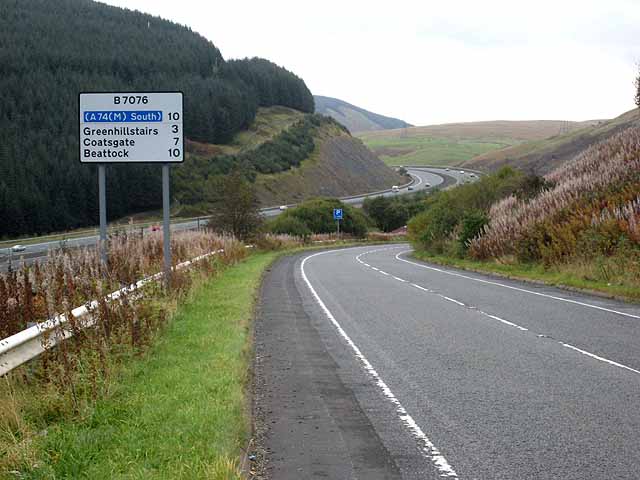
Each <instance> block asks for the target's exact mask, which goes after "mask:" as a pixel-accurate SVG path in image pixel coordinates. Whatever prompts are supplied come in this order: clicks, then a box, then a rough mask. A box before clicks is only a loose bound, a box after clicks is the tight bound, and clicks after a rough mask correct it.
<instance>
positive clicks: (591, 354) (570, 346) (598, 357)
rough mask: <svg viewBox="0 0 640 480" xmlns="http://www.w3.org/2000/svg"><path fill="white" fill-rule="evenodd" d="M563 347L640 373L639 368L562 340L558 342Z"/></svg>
mask: <svg viewBox="0 0 640 480" xmlns="http://www.w3.org/2000/svg"><path fill="white" fill-rule="evenodd" d="M559 343H560V344H561V345H562V346H563V347H567V348H570V349H571V350H575V351H576V352H579V353H581V354H583V355H586V356H587V357H591V358H595V359H596V360H600V361H601V362H605V363H608V364H610V365H613V366H616V367H619V368H624V369H625V370H630V371H632V372H634V373H640V370H636V369H635V368H631V367H627V366H626V365H623V364H622V363H618V362H614V361H613V360H609V359H608V358H604V357H601V356H599V355H596V354H594V353H591V352H587V351H586V350H582V349H580V348H578V347H574V346H573V345H569V344H568V343H563V342H559Z"/></svg>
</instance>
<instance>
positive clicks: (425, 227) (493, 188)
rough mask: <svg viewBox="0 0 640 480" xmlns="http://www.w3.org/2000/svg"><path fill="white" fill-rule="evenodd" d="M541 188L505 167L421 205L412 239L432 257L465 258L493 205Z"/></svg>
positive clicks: (412, 227)
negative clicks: (516, 194) (457, 255)
mask: <svg viewBox="0 0 640 480" xmlns="http://www.w3.org/2000/svg"><path fill="white" fill-rule="evenodd" d="M538 184H539V182H538V183H536V181H534V180H532V179H531V177H525V176H524V175H523V174H522V173H521V172H519V171H516V170H514V169H512V168H509V167H505V168H502V169H501V170H499V171H498V172H496V173H494V174H492V175H487V176H485V177H482V178H481V179H480V180H479V181H477V182H475V183H471V184H466V185H461V186H459V187H456V188H454V189H451V190H442V191H438V192H436V193H434V194H432V195H430V196H428V197H427V198H426V199H425V200H423V201H422V211H421V212H420V213H418V214H417V215H416V216H414V217H413V218H412V219H411V220H410V221H409V224H408V232H409V238H410V240H411V241H412V242H413V243H414V245H416V246H418V247H419V248H422V249H424V250H427V251H430V252H432V253H437V254H442V253H446V252H458V253H457V254H464V253H466V250H467V248H468V246H467V244H468V243H469V241H470V240H471V239H473V238H474V237H476V236H477V235H478V233H480V231H481V230H482V228H483V227H484V226H485V224H486V223H487V221H488V212H489V208H490V207H491V205H492V204H493V203H494V202H496V201H497V200H500V199H502V198H504V197H507V196H509V195H512V194H514V193H515V192H518V191H522V192H530V191H532V190H534V189H536V188H538V187H537V185H538Z"/></svg>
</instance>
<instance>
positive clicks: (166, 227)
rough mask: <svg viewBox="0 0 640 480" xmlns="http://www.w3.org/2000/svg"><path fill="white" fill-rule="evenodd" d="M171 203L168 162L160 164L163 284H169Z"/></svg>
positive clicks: (167, 286) (166, 285)
mask: <svg viewBox="0 0 640 480" xmlns="http://www.w3.org/2000/svg"><path fill="white" fill-rule="evenodd" d="M170 208H171V204H170V201H169V164H168V163H165V164H164V165H162V223H163V224H162V241H163V242H164V245H163V247H164V285H165V287H166V288H167V289H169V286H170V285H171V220H170V218H169V213H170Z"/></svg>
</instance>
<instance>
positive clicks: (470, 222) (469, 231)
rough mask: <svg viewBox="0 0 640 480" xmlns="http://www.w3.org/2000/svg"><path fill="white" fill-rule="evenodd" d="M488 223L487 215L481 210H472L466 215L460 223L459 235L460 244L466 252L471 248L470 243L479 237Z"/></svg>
mask: <svg viewBox="0 0 640 480" xmlns="http://www.w3.org/2000/svg"><path fill="white" fill-rule="evenodd" d="M488 222H489V218H488V217H487V215H486V214H485V213H484V212H481V211H479V210H471V211H469V212H467V213H465V214H464V216H463V217H462V221H461V222H460V226H461V229H460V234H459V235H458V242H460V245H461V246H462V248H463V249H464V250H466V249H467V248H468V247H469V241H471V240H472V239H474V238H475V237H477V236H478V235H479V234H480V233H481V232H482V229H483V228H484V226H485V225H486V224H487V223H488Z"/></svg>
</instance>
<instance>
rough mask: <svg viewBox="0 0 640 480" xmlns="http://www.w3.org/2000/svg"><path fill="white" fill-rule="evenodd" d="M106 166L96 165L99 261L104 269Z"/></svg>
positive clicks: (105, 246) (105, 255) (105, 258)
mask: <svg viewBox="0 0 640 480" xmlns="http://www.w3.org/2000/svg"><path fill="white" fill-rule="evenodd" d="M105 171H106V166H105V165H104V164H102V163H101V164H100V165H98V203H99V204H100V205H99V209H100V240H99V245H100V261H101V262H102V266H103V268H104V269H105V271H106V268H107V261H108V258H107V180H106V172H105Z"/></svg>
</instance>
